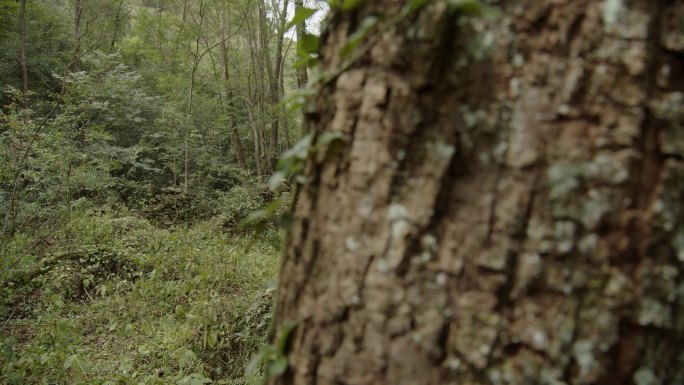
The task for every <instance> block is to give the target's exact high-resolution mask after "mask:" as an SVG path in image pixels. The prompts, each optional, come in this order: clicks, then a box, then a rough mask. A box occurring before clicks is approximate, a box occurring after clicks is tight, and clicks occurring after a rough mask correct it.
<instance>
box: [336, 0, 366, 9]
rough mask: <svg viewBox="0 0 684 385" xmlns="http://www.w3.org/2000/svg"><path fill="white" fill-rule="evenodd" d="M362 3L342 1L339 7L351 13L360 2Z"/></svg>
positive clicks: (353, 0)
mask: <svg viewBox="0 0 684 385" xmlns="http://www.w3.org/2000/svg"><path fill="white" fill-rule="evenodd" d="M362 1H363V0H344V1H343V2H342V7H341V8H342V10H343V11H351V10H352V9H354V8H356V7H358V6H359V5H361V2H362Z"/></svg>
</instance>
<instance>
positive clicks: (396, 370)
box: [270, 0, 684, 385]
mask: <svg viewBox="0 0 684 385" xmlns="http://www.w3.org/2000/svg"><path fill="white" fill-rule="evenodd" d="M405 4H406V2H405V1H403V0H377V1H372V2H371V1H369V2H362V3H361V5H359V6H358V7H357V8H355V9H354V10H353V11H352V12H341V11H340V12H339V13H338V14H336V15H335V16H334V17H333V18H332V19H331V26H330V29H329V31H328V33H327V34H326V38H325V41H324V44H323V49H322V52H321V66H322V73H324V74H325V73H338V72H337V71H339V70H340V69H341V68H347V70H345V71H341V73H339V75H338V76H335V77H332V78H329V79H328V80H327V81H324V83H323V84H321V85H320V87H319V90H320V91H319V93H318V95H317V96H316V102H317V111H316V113H315V115H309V116H307V121H308V123H309V124H310V125H311V129H312V131H313V133H314V135H315V136H316V138H318V139H316V138H315V139H314V143H318V145H317V146H316V148H315V149H314V150H312V154H311V156H310V157H309V160H308V161H307V164H306V166H305V175H304V176H305V177H306V178H305V180H306V182H305V183H304V184H303V185H302V186H301V188H300V189H299V194H298V196H297V200H296V202H297V203H296V206H295V208H294V213H293V217H294V223H293V226H292V229H291V231H290V233H289V234H288V239H287V245H286V250H285V257H284V261H283V265H282V269H281V272H280V282H279V289H278V300H277V311H276V316H275V329H274V331H275V336H274V340H275V341H278V340H279V339H280V338H287V343H286V344H284V345H285V351H284V352H282V353H283V354H285V355H286V357H287V359H288V369H287V370H286V371H285V373H284V374H282V375H280V376H277V377H275V378H272V379H270V384H297V385H304V384H311V385H314V384H336V385H344V384H355V385H366V384H369V385H370V384H373V385H379V384H387V385H389V384H392V385H403V384H407V385H414V384H415V385H419V384H420V385H432V384H434V385H437V384H440V385H442V384H447V385H452V384H453V385H456V384H492V385H494V384H496V385H499V384H608V385H618V384H636V385H645V384H680V383H684V365H683V364H682V362H683V361H682V360H683V359H684V316H683V315H684V294H683V293H682V288H683V287H684V264H683V262H684V243H683V242H682V239H684V238H682V237H683V234H684V220H683V219H682V218H684V208H683V207H682V204H681V202H682V197H683V196H684V183H682V182H683V181H684V162H682V159H684V146H683V145H682V143H684V136H683V134H682V132H684V130H683V127H682V123H681V122H682V119H683V118H684V111H682V105H681V95H682V93H684V83H683V82H681V81H680V80H681V77H680V76H681V75H682V74H683V72H682V69H683V68H684V55H683V54H684V41H683V40H681V39H680V38H681V36H682V35H681V29H680V27H679V20H681V15H682V14H684V2H682V1H674V2H672V1H669V2H666V1H651V0H635V1H631V2H620V1H617V2H604V1H599V0H582V1H570V2H559V1H555V0H545V1H535V2H534V6H531V4H532V3H530V2H529V1H526V0H511V1H507V2H497V4H502V5H501V12H500V13H501V15H500V16H498V17H494V18H479V17H478V18H472V17H466V16H464V15H462V14H460V13H458V12H457V9H458V7H457V6H455V5H454V2H449V1H446V0H444V1H433V2H427V3H426V5H425V6H423V7H421V8H418V9H417V10H415V11H413V12H409V13H408V14H407V16H405V17H403V18H397V17H395V16H396V15H399V14H400V13H401V11H402V9H407V8H404V7H405ZM522 9H524V10H525V11H524V12H520V10H522ZM369 15H373V16H374V17H377V20H380V21H379V24H378V25H377V26H376V28H374V29H373V30H371V31H370V32H369V34H368V36H367V38H366V39H364V41H363V42H362V43H361V45H360V46H359V47H357V48H356V50H355V52H354V53H352V54H351V55H349V56H347V57H346V58H343V57H341V56H340V51H342V47H344V46H345V45H346V44H347V42H348V36H349V35H350V34H351V33H352V32H353V31H350V30H349V26H358V25H360V24H361V21H362V20H364V19H365V18H366V17H368V16H369ZM409 31H414V32H413V33H411V32H409ZM345 60H354V61H353V62H351V63H349V62H345ZM667 69H670V70H667ZM329 133H334V134H336V136H342V137H343V139H341V140H339V141H332V142H330V143H327V144H325V143H326V141H321V140H320V139H321V138H322V135H323V134H329ZM329 137H330V136H329V135H326V138H329ZM292 321H294V322H297V323H298V324H297V327H296V329H295V330H294V331H293V332H292V333H290V334H289V337H287V336H286V335H284V332H285V331H286V330H287V325H288V324H290V323H291V322H292ZM280 346H282V344H280Z"/></svg>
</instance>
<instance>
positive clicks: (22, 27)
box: [19, 0, 29, 108]
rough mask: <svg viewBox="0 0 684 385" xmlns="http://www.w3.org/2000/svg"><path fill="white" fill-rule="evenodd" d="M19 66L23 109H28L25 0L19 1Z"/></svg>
mask: <svg viewBox="0 0 684 385" xmlns="http://www.w3.org/2000/svg"><path fill="white" fill-rule="evenodd" d="M19 34H20V42H19V64H20V66H21V81H22V98H21V103H22V105H23V107H24V108H26V107H28V92H29V85H28V81H29V78H28V62H27V59H26V0H20V1H19Z"/></svg>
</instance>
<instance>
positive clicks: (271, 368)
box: [266, 355, 288, 377]
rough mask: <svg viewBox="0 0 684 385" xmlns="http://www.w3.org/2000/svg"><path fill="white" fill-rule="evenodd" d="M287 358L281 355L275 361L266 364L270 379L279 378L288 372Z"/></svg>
mask: <svg viewBox="0 0 684 385" xmlns="http://www.w3.org/2000/svg"><path fill="white" fill-rule="evenodd" d="M287 366H288V363H287V357H285V356H284V355H279V356H278V357H277V358H276V359H275V360H272V361H270V362H268V363H267V364H266V374H267V375H268V376H269V377H277V376H280V375H281V374H283V373H285V371H286V370H287Z"/></svg>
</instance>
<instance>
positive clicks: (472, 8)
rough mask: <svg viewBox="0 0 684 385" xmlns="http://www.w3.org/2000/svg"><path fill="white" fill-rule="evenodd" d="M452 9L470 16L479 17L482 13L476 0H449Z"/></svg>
mask: <svg viewBox="0 0 684 385" xmlns="http://www.w3.org/2000/svg"><path fill="white" fill-rule="evenodd" d="M449 5H450V6H451V7H452V9H454V10H456V11H458V12H461V13H463V14H466V15H471V16H481V15H482V14H483V12H484V8H483V5H482V3H480V2H479V1H478V0H449Z"/></svg>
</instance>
